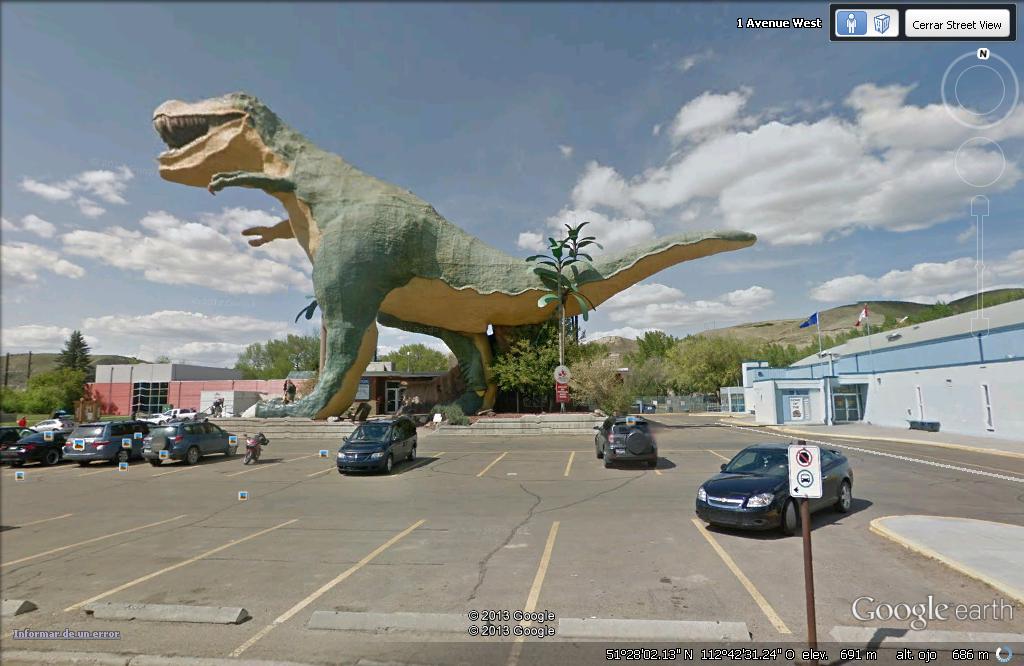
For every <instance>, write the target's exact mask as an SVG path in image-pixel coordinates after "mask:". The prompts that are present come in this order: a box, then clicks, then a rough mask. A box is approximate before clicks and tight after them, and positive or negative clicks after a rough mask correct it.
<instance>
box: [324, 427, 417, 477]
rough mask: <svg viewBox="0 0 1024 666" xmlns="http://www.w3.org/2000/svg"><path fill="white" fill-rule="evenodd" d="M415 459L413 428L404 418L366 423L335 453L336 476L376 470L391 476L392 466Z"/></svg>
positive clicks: (414, 429)
mask: <svg viewBox="0 0 1024 666" xmlns="http://www.w3.org/2000/svg"><path fill="white" fill-rule="evenodd" d="M415 459H416V424H415V423H413V422H412V420H411V419H409V418H407V417H404V416H402V417H399V418H396V419H387V420H384V419H382V420H377V421H367V422H365V423H362V424H360V425H359V427H358V428H356V429H355V430H354V431H352V434H351V435H349V436H348V437H346V438H345V440H344V442H343V443H342V445H341V448H339V449H338V473H340V474H344V473H345V472H349V471H355V470H375V471H380V472H383V473H385V474H390V473H391V470H392V469H394V466H395V462H396V461H399V460H415Z"/></svg>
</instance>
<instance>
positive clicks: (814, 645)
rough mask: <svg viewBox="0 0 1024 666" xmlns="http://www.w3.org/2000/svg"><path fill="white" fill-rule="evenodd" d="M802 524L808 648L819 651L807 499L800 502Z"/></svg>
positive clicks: (809, 513) (809, 512)
mask: <svg viewBox="0 0 1024 666" xmlns="http://www.w3.org/2000/svg"><path fill="white" fill-rule="evenodd" d="M800 523H801V525H802V527H803V534H804V591H805V592H806V597H807V646H808V647H809V648H810V649H811V650H817V649H818V623H817V620H816V619H815V617H814V565H813V563H812V561H811V509H810V505H809V504H808V501H807V498H806V497H805V498H803V499H801V500H800Z"/></svg>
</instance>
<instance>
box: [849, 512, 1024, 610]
mask: <svg viewBox="0 0 1024 666" xmlns="http://www.w3.org/2000/svg"><path fill="white" fill-rule="evenodd" d="M906 517H913V516H881V517H879V518H875V519H874V520H872V521H871V523H870V524H869V526H868V529H869V530H870V531H872V532H874V533H875V534H877V535H878V536H881V537H884V538H886V539H889V540H890V541H892V542H894V543H897V544H899V545H900V546H903V547H904V548H906V549H907V550H909V551H912V552H915V553H917V554H919V555H924V556H925V557H928V558H930V559H933V560H936V561H938V562H942V563H943V564H945V565H946V566H947V567H949V568H950V569H953V570H954V571H956V572H958V573H961V574H963V575H964V576H967V577H968V578H973V579H975V580H978V581H981V582H982V583H985V584H986V585H988V586H989V587H991V588H993V589H994V590H996V591H997V592H1001V593H1002V594H1005V595H1006V596H1008V597H1010V598H1011V599H1013V600H1014V601H1016V602H1017V603H1019V604H1024V591H1022V590H1018V589H1017V588H1014V587H1009V586H1007V585H1006V584H1004V583H1002V582H1001V581H997V580H994V579H993V578H991V577H990V576H988V575H987V574H984V573H982V572H980V571H978V570H976V569H973V568H971V567H969V566H966V565H964V564H961V563H960V562H958V561H956V560H954V559H952V558H950V557H947V556H945V555H942V554H941V553H938V552H936V551H934V550H932V549H931V548H929V547H927V546H924V545H921V544H919V543H917V542H916V541H913V540H911V539H908V538H906V537H903V536H901V535H899V534H897V533H896V532H894V531H892V530H890V529H889V528H888V527H886V526H885V525H883V524H882V523H883V521H885V520H887V519H889V518H906ZM922 517H923V518H930V519H935V518H939V519H942V518H946V517H945V516H922ZM952 520H957V521H961V520H972V519H970V518H953V519H952ZM975 522H986V523H990V522H992V521H987V520H985V521H975Z"/></svg>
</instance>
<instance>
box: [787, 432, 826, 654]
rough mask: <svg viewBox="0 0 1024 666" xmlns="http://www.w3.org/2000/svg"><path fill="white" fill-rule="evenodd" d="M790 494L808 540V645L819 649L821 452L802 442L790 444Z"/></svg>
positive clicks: (805, 537)
mask: <svg viewBox="0 0 1024 666" xmlns="http://www.w3.org/2000/svg"><path fill="white" fill-rule="evenodd" d="M789 495H790V497H793V498H794V499H799V502H800V525H801V528H802V529H801V531H802V532H803V537H804V591H805V592H806V597H807V646H808V647H809V648H810V649H811V650H817V649H818V624H817V620H816V618H815V615H814V564H813V557H812V555H811V509H810V506H809V504H808V500H811V499H819V498H820V497H821V449H819V448H818V447H817V446H809V445H808V444H807V442H805V441H804V440H802V439H801V440H798V441H797V443H796V444H790V445H789ZM783 520H785V518H783Z"/></svg>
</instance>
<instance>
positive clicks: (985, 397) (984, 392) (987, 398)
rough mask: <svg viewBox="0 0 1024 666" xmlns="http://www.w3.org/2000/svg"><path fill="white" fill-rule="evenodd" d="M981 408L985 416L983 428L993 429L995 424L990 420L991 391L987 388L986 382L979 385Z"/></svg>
mask: <svg viewBox="0 0 1024 666" xmlns="http://www.w3.org/2000/svg"><path fill="white" fill-rule="evenodd" d="M981 408H982V414H983V415H984V417H985V430H988V431H989V432H992V431H994V430H995V429H996V426H995V422H994V421H993V420H992V393H991V392H990V391H989V389H988V384H982V385H981Z"/></svg>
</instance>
